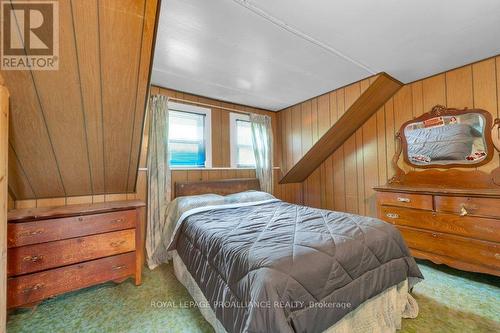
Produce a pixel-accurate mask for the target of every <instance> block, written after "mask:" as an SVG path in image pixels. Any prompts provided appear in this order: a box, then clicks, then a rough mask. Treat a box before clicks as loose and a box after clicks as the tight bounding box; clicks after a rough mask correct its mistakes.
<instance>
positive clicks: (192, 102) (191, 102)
mask: <svg viewBox="0 0 500 333" xmlns="http://www.w3.org/2000/svg"><path fill="white" fill-rule="evenodd" d="M168 99H169V100H170V101H177V102H184V103H188V104H194V105H200V106H208V107H212V108H216V109H222V110H226V111H231V112H236V113H242V114H251V112H247V111H241V110H237V109H233V108H226V107H223V106H218V105H213V104H208V103H202V102H195V101H189V100H187V99H182V98H177V97H169V98H168Z"/></svg>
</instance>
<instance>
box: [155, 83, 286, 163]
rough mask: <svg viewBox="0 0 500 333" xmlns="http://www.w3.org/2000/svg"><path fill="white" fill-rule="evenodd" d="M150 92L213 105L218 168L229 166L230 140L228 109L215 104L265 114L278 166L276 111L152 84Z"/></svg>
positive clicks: (279, 138) (279, 145)
mask: <svg viewBox="0 0 500 333" xmlns="http://www.w3.org/2000/svg"><path fill="white" fill-rule="evenodd" d="M151 94H161V95H165V96H169V97H175V98H180V99H183V100H187V101H193V102H200V103H205V104H209V105H214V106H215V107H212V108H211V110H212V167H214V168H219V167H224V168H229V167H230V166H231V157H230V151H231V149H230V142H229V114H230V111H228V110H224V109H218V108H217V107H216V106H220V107H226V108H230V109H235V110H239V111H242V112H252V113H259V114H265V115H268V116H270V117H271V124H272V128H273V136H274V138H273V156H274V165H275V166H279V165H280V162H281V136H280V135H278V134H279V131H280V129H279V127H278V126H279V123H278V114H277V113H276V112H272V111H268V110H263V109H258V108H253V107H250V106H244V105H238V104H232V103H227V102H223V101H218V100H215V99H211V98H206V97H201V96H196V95H192V94H188V93H184V92H180V91H175V90H172V89H166V88H161V87H156V86H152V88H151Z"/></svg>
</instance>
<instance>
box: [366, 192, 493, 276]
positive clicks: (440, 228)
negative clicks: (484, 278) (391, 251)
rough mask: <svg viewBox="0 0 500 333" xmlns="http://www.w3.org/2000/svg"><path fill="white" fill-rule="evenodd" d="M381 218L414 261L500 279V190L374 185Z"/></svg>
mask: <svg viewBox="0 0 500 333" xmlns="http://www.w3.org/2000/svg"><path fill="white" fill-rule="evenodd" d="M375 190H376V191H377V208H378V216H379V218H380V219H382V220H384V221H386V222H389V223H392V224H394V225H396V226H397V227H398V229H399V230H400V231H401V234H402V235H403V238H404V239H405V241H406V244H407V245H408V247H409V248H410V250H411V252H412V254H413V255H414V256H415V257H417V258H423V259H428V260H431V261H433V262H435V263H439V264H440V263H443V264H446V265H449V266H452V267H455V268H458V269H462V270H468V271H474V272H482V273H488V274H493V275H497V276H500V190H488V189H481V190H479V189H476V190H473V189H469V190H467V189H455V190H453V189H440V188H437V187H435V188H432V187H427V188H425V187H418V186H412V187H405V186H398V185H386V186H379V187H375Z"/></svg>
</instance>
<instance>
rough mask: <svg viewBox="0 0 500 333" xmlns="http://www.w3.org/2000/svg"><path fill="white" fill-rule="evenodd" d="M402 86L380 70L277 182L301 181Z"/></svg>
mask: <svg viewBox="0 0 500 333" xmlns="http://www.w3.org/2000/svg"><path fill="white" fill-rule="evenodd" d="M402 86H403V84H402V83H401V82H399V81H398V80H396V79H394V78H393V77H391V76H390V75H388V74H386V73H380V74H379V75H378V76H377V78H376V79H375V81H374V82H373V83H372V84H371V85H370V86H369V87H368V89H366V90H365V92H364V93H362V94H361V96H360V97H359V98H358V99H357V100H356V101H355V102H354V103H353V104H352V105H351V107H350V108H349V109H348V110H347V111H346V112H345V113H344V114H343V115H342V117H341V118H340V119H339V120H338V121H337V122H336V123H335V124H334V125H333V126H332V127H331V128H330V129H329V130H328V131H327V132H326V133H325V134H324V135H323V136H322V137H321V138H320V139H319V140H318V141H317V142H316V143H315V144H314V146H312V148H311V149H309V151H308V152H307V153H306V154H305V155H304V156H302V158H301V159H300V160H299V161H298V162H297V163H296V164H295V165H294V166H293V167H292V168H291V169H290V171H288V173H287V174H286V175H285V176H284V177H283V178H282V179H281V180H280V184H287V183H299V182H302V181H304V180H305V179H306V178H307V177H308V176H309V175H310V174H311V173H312V172H313V171H314V170H316V168H317V167H319V166H320V165H321V163H323V161H324V160H326V159H327V158H328V156H330V155H331V154H332V153H333V152H335V150H337V148H339V147H340V146H341V145H342V144H343V143H344V142H345V141H346V140H347V139H348V138H349V137H350V136H351V135H352V134H353V133H354V132H356V130H357V129H358V128H359V127H361V126H362V125H363V124H364V123H365V122H366V121H367V120H368V119H369V118H370V117H371V116H372V115H373V114H374V113H375V112H377V110H378V109H379V108H380V107H382V106H383V105H384V103H385V102H386V101H387V100H389V98H391V97H392V96H393V95H394V94H395V93H396V92H397V91H398V90H399V89H400V88H401V87H402Z"/></svg>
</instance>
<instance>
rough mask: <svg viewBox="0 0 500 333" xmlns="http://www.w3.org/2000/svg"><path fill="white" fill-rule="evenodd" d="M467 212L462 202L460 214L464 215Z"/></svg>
mask: <svg viewBox="0 0 500 333" xmlns="http://www.w3.org/2000/svg"><path fill="white" fill-rule="evenodd" d="M467 214H469V212H468V211H467V209H466V208H465V204H462V205H461V206H460V216H466V215H467Z"/></svg>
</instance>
